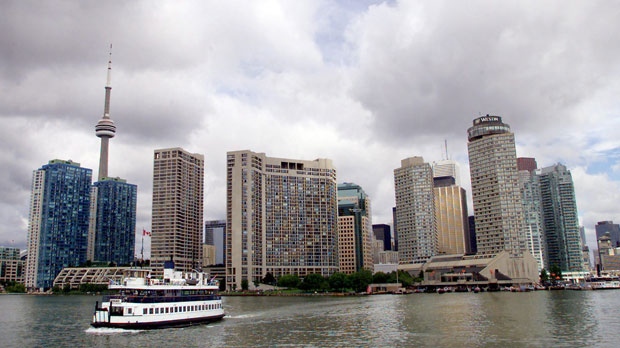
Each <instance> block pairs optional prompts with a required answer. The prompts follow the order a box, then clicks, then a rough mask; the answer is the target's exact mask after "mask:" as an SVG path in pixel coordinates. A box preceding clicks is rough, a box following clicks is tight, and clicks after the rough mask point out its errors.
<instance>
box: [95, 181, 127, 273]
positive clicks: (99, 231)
mask: <svg viewBox="0 0 620 348" xmlns="http://www.w3.org/2000/svg"><path fill="white" fill-rule="evenodd" d="M136 201H137V186H136V185H133V184H128V183H127V182H126V181H125V180H123V179H120V178H109V177H105V178H103V179H102V180H100V181H97V182H96V183H94V184H93V186H92V187H91V207H90V209H91V213H90V214H91V215H90V225H89V234H88V235H89V238H88V259H89V260H91V261H95V262H105V263H112V262H113V263H115V264H116V265H119V266H120V265H129V264H130V263H131V262H133V260H134V251H135V244H136Z"/></svg>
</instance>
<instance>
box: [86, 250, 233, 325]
mask: <svg viewBox="0 0 620 348" xmlns="http://www.w3.org/2000/svg"><path fill="white" fill-rule="evenodd" d="M108 289H110V290H117V293H116V294H114V295H107V296H104V297H103V300H102V301H101V304H99V302H98V301H97V302H96V303H95V313H94V314H93V321H92V323H91V325H92V326H93V327H106V328H122V329H158V328H167V327H183V326H190V325H195V324H201V323H208V322H213V321H217V320H220V319H222V318H223V317H224V309H223V307H222V299H221V297H220V295H218V290H219V285H218V283H217V281H215V279H214V278H213V279H208V277H207V276H206V275H205V274H203V273H202V272H193V273H189V274H183V273H182V272H179V271H174V263H173V262H172V261H167V262H165V263H164V277H163V280H160V279H152V278H151V271H150V270H146V269H128V270H126V271H125V272H124V273H123V277H122V279H120V281H113V280H111V281H110V284H109V285H108Z"/></svg>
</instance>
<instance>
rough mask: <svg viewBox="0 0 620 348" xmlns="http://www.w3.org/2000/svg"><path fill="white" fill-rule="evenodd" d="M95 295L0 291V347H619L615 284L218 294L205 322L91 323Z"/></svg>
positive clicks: (619, 318) (618, 305)
mask: <svg viewBox="0 0 620 348" xmlns="http://www.w3.org/2000/svg"><path fill="white" fill-rule="evenodd" d="M97 300H100V297H98V296H29V295H2V296H0V347H163V346H172V347H174V348H179V347H299V346H302V347H585V346H593V347H618V346H620V334H619V332H620V316H619V315H618V312H619V310H620V290H609V291H568V290H565V291H537V292H530V293H510V292H495V293H480V294H474V293H453V294H411V295H375V296H362V297H323V296H316V297H223V301H224V306H225V309H226V312H227V315H226V317H225V319H224V320H222V321H220V322H217V323H212V324H208V325H200V326H193V327H187V328H181V329H163V330H151V331H137V330H136V331H127V330H117V329H94V328H91V327H90V326H89V322H90V320H91V316H92V313H93V309H94V306H95V301H97Z"/></svg>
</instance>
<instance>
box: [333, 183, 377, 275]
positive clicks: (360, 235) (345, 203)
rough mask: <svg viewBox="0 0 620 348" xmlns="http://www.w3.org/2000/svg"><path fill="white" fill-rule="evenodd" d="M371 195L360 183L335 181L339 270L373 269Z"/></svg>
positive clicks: (346, 272) (351, 271)
mask: <svg viewBox="0 0 620 348" xmlns="http://www.w3.org/2000/svg"><path fill="white" fill-rule="evenodd" d="M374 240H375V238H374V234H373V232H372V213H371V209H370V198H369V197H368V195H366V192H364V190H363V189H362V187H361V186H359V185H356V184H351V183H344V184H339V185H338V255H339V264H340V272H342V273H345V274H352V273H355V272H359V271H361V270H362V269H367V270H369V271H372V270H373V257H372V256H373V255H372V250H373V241H374Z"/></svg>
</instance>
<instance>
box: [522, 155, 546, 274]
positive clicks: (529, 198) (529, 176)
mask: <svg viewBox="0 0 620 348" xmlns="http://www.w3.org/2000/svg"><path fill="white" fill-rule="evenodd" d="M530 168H531V166H530V167H529V168H526V169H523V170H519V183H520V185H521V197H522V199H523V201H522V202H523V217H524V224H525V245H526V247H527V250H529V252H530V253H531V254H532V256H533V257H534V259H536V263H537V264H538V270H539V271H540V270H542V269H543V268H546V267H547V266H546V264H545V245H544V230H543V219H542V211H541V197H540V183H539V180H537V179H536V176H535V175H534V172H533V171H532V172H530V171H529V169H530ZM535 169H536V168H534V169H533V170H535ZM547 269H548V268H547Z"/></svg>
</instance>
